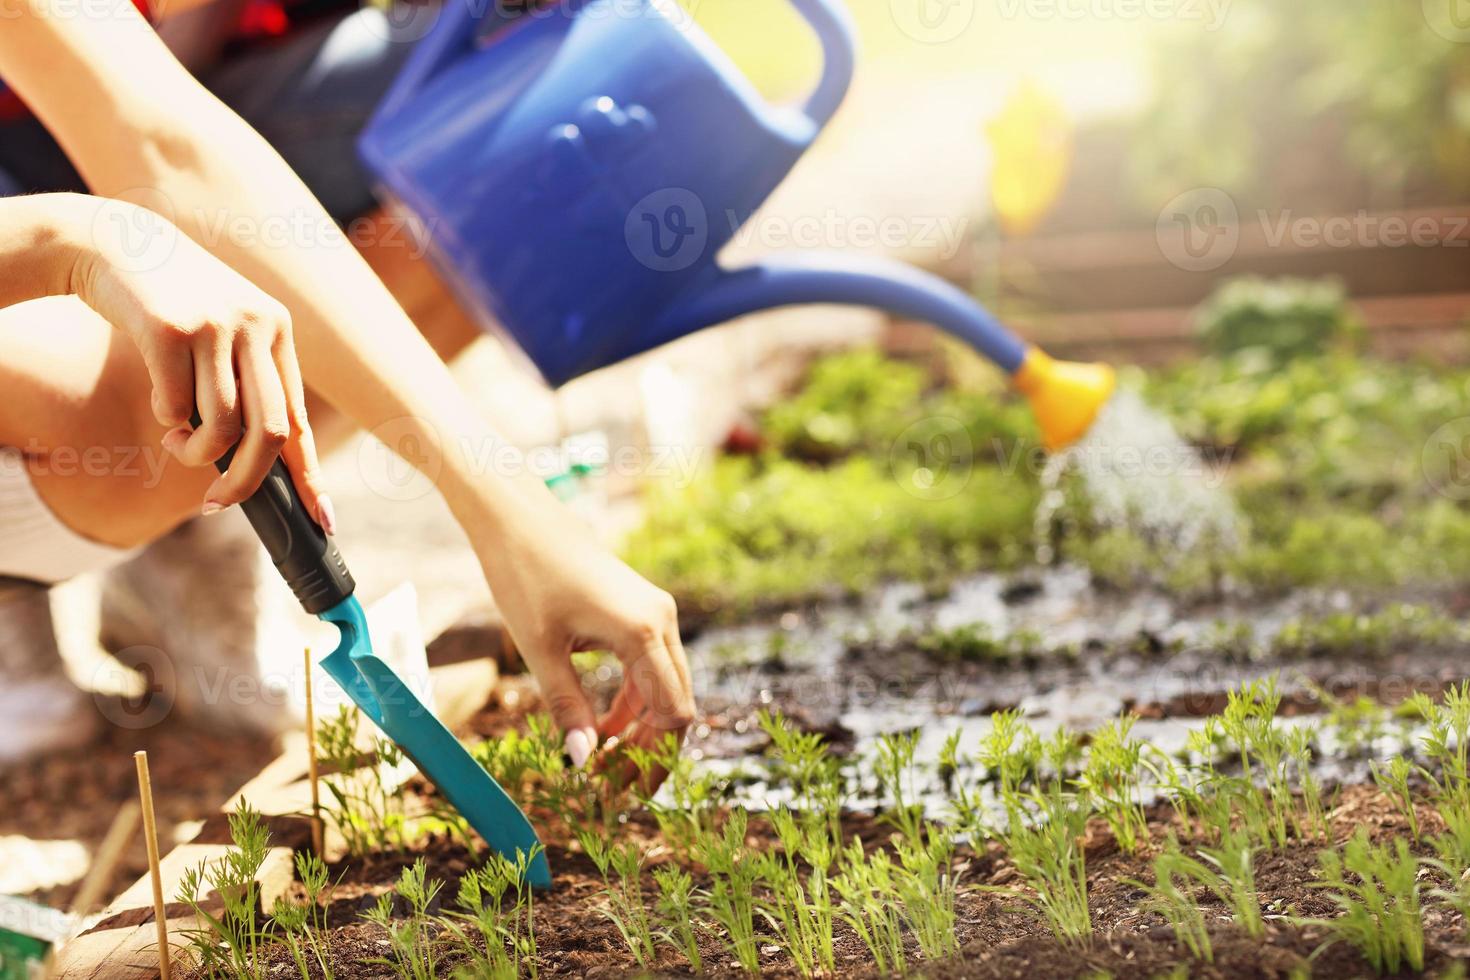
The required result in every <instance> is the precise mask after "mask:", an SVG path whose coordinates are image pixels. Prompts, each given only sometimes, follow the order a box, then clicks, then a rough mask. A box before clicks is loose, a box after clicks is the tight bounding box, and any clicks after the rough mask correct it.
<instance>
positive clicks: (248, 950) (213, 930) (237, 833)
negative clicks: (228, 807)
mask: <svg viewBox="0 0 1470 980" xmlns="http://www.w3.org/2000/svg"><path fill="white" fill-rule="evenodd" d="M229 825H230V840H231V842H232V846H231V847H230V848H229V849H228V850H226V851H225V853H224V856H223V857H221V858H219V859H218V860H216V861H213V862H209V861H205V862H203V863H201V864H199V865H197V866H195V867H193V868H190V869H188V870H187V871H185V872H184V874H183V877H182V878H181V879H180V881H179V898H180V900H181V901H182V902H183V903H184V904H185V905H187V906H189V908H190V910H191V911H193V913H194V916H195V919H196V921H198V922H199V927H198V928H196V929H192V930H189V931H188V932H186V933H185V935H187V936H188V937H189V941H190V945H191V947H192V949H193V952H194V954H195V956H196V959H197V960H198V963H199V968H200V969H201V970H202V971H203V972H204V975H205V976H207V977H211V978H213V977H229V978H263V977H265V975H266V968H265V965H264V964H263V963H262V962H261V958H260V952H261V949H262V948H263V947H264V946H265V945H266V944H267V943H268V942H269V938H268V936H267V933H266V930H265V929H264V928H263V925H262V923H261V921H260V916H259V912H258V909H259V907H260V885H259V884H258V883H257V881H256V879H257V878H258V877H259V875H260V869H261V866H262V865H263V864H265V856H266V851H267V849H268V846H269V843H270V832H269V831H267V830H266V827H265V823H264V822H263V821H262V820H261V818H260V814H259V813H258V812H256V811H255V810H254V809H252V808H251V807H250V804H248V803H243V802H242V803H241V804H240V806H239V808H238V809H236V810H235V812H234V813H231V814H230V817H229ZM211 891H213V892H218V893H219V897H220V900H221V901H222V902H223V908H222V909H220V911H219V914H218V915H216V914H214V913H213V912H211V911H208V910H207V909H206V908H205V896H207V895H208V894H209V893H210V892H211Z"/></svg>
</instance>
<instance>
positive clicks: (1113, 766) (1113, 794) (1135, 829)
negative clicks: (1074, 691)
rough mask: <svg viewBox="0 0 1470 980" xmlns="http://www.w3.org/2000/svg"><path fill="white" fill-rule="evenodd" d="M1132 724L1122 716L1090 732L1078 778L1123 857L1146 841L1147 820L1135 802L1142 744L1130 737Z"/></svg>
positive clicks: (1126, 716)
mask: <svg viewBox="0 0 1470 980" xmlns="http://www.w3.org/2000/svg"><path fill="white" fill-rule="evenodd" d="M1133 723H1134V718H1133V716H1132V715H1124V716H1123V717H1122V718H1119V719H1117V720H1116V721H1111V722H1109V723H1108V724H1106V725H1104V726H1103V727H1102V728H1099V729H1098V730H1097V731H1095V732H1094V733H1093V735H1092V744H1091V746H1090V749H1089V752H1088V756H1087V766H1086V768H1085V769H1084V770H1083V772H1082V779H1081V785H1082V788H1083V789H1085V790H1086V791H1087V792H1088V793H1089V794H1090V795H1091V796H1092V798H1093V800H1095V801H1096V802H1097V803H1098V804H1100V808H1101V810H1102V813H1103V816H1104V817H1105V818H1106V819H1107V821H1108V826H1109V827H1111V828H1112V830H1113V836H1114V837H1115V838H1116V839H1117V841H1118V847H1119V848H1120V849H1121V850H1122V851H1123V853H1125V854H1134V853H1137V851H1138V848H1139V846H1140V845H1141V844H1142V843H1143V842H1144V841H1147V840H1148V818H1147V817H1146V816H1145V815H1144V812H1143V804H1142V803H1140V802H1139V796H1140V788H1139V787H1140V777H1141V775H1142V769H1143V742H1142V741H1141V740H1140V739H1136V738H1132V737H1131V733H1132V731H1133Z"/></svg>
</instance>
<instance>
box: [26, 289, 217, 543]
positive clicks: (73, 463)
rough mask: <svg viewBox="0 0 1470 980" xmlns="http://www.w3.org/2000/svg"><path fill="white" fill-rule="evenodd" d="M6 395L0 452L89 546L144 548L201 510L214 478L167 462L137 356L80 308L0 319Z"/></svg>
mask: <svg viewBox="0 0 1470 980" xmlns="http://www.w3.org/2000/svg"><path fill="white" fill-rule="evenodd" d="M0 385H3V387H4V390H5V391H6V393H7V394H6V398H5V399H4V407H3V409H0V443H3V444H6V445H10V446H13V447H14V448H16V449H19V450H20V451H21V452H22V453H23V454H24V456H25V458H26V462H27V466H28V468H29V470H30V473H31V479H32V483H33V484H34V486H35V488H36V491H37V493H38V494H39V495H40V496H41V499H42V500H43V501H45V503H46V504H47V506H49V507H50V508H51V510H52V512H53V513H55V514H56V515H57V517H58V518H60V519H61V521H62V522H63V523H65V524H66V525H67V526H69V527H70V528H72V530H74V531H76V532H78V533H79V534H81V535H83V536H84V537H88V538H91V539H93V540H96V541H100V542H102V543H104V544H112V545H118V546H123V547H131V546H134V545H137V544H141V543H143V542H145V541H148V540H152V539H153V538H155V537H157V536H158V535H161V534H163V533H165V532H167V531H168V530H169V529H170V528H172V527H174V526H176V525H177V524H178V523H179V522H180V521H182V520H183V519H184V518H186V517H187V516H189V514H191V513H193V512H194V510H195V508H197V506H198V502H199V501H200V500H202V496H203V493H204V490H205V488H206V487H207V486H208V483H209V480H210V479H211V478H210V477H209V476H208V475H207V474H203V473H198V472H196V471H190V470H187V469H186V468H184V467H182V466H180V465H179V464H178V463H177V462H176V461H174V460H173V459H172V458H171V457H169V456H168V455H167V454H166V453H165V452H164V449H163V446H162V444H161V441H160V440H161V439H162V437H163V431H164V430H163V428H162V427H161V426H160V425H159V424H158V423H157V422H156V421H155V420H154V419H153V415H152V408H151V402H150V396H151V391H152V385H151V383H150V381H149V379H148V374H147V370H146V368H145V367H144V365H143V361H142V358H141V356H139V354H138V352H137V350H136V349H135V348H134V347H133V345H132V343H131V342H130V341H128V340H127V338H125V337H124V336H123V335H122V334H121V333H119V332H117V331H115V330H113V329H112V328H111V326H110V325H109V324H107V323H106V322H105V321H103V320H101V319H100V318H99V317H97V316H96V315H95V314H94V313H92V312H91V311H90V310H88V309H87V308H86V307H84V306H82V305H81V304H80V303H78V302H76V301H74V300H70V299H68V298H63V299H60V300H46V301H39V302H36V303H23V304H19V305H17V306H13V307H8V308H5V309H3V310H0ZM201 481H202V482H201Z"/></svg>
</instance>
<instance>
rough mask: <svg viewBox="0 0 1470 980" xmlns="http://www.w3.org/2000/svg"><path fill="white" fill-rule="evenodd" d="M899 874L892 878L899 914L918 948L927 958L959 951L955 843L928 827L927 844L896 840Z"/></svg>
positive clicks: (949, 954)
mask: <svg viewBox="0 0 1470 980" xmlns="http://www.w3.org/2000/svg"><path fill="white" fill-rule="evenodd" d="M894 847H895V850H896V851H897V853H898V863H899V867H900V869H901V870H900V873H899V874H897V875H895V878H894V881H895V886H896V891H897V894H898V907H899V914H900V915H901V916H902V917H903V920H904V923H905V924H906V925H907V926H908V930H909V933H910V934H911V935H912V936H913V937H914V939H915V941H917V942H918V944H919V951H920V952H921V953H923V954H924V958H925V959H927V960H930V961H937V960H942V959H944V958H945V957H948V956H953V955H954V954H955V953H958V952H959V948H960V947H959V939H958V933H957V931H956V925H957V920H956V915H955V902H956V897H957V891H958V888H957V885H956V882H955V876H954V870H953V866H954V844H953V842H952V841H951V840H950V838H949V836H948V834H947V833H945V832H944V831H943V830H940V829H938V828H930V831H929V835H928V842H927V843H922V844H921V843H918V842H915V841H910V840H904V839H902V838H898V839H895V841H894Z"/></svg>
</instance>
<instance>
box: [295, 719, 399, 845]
mask: <svg viewBox="0 0 1470 980" xmlns="http://www.w3.org/2000/svg"><path fill="white" fill-rule="evenodd" d="M360 719H361V715H360V714H359V713H358V711H357V709H356V708H353V707H351V706H348V705H343V706H342V708H341V710H340V711H338V712H337V714H336V716H334V717H332V718H326V719H323V721H322V722H321V724H319V725H318V726H317V732H316V742H317V751H318V752H319V753H320V762H321V763H322V765H323V766H325V767H326V768H327V769H328V770H330V771H331V775H328V776H326V777H324V778H323V779H322V780H321V782H322V784H323V785H325V786H326V787H327V792H329V793H330V794H331V796H332V800H333V802H334V805H333V806H330V807H328V808H327V815H328V816H329V817H330V818H331V820H332V823H333V824H334V825H335V826H336V827H337V831H338V833H340V834H341V835H342V839H343V840H344V841H345V842H346V844H347V851H348V853H349V854H351V855H352V856H353V857H362V856H364V855H366V854H371V853H373V852H375V851H383V850H405V849H407V847H408V845H409V844H411V843H412V840H411V835H410V833H409V827H408V819H407V817H406V816H405V813H404V805H403V786H402V784H401V783H400V782H398V781H395V780H394V779H393V777H392V775H391V773H392V771H393V770H395V769H397V768H398V767H399V766H401V765H402V764H403V761H404V755H403V750H402V749H400V748H399V747H398V746H397V745H394V744H393V743H392V742H391V741H389V740H388V739H385V738H375V739H374V740H373V743H372V744H373V748H372V751H371V753H366V754H365V753H364V752H363V751H362V750H361V749H360V748H358V741H359V740H358V724H359V721H360Z"/></svg>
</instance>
